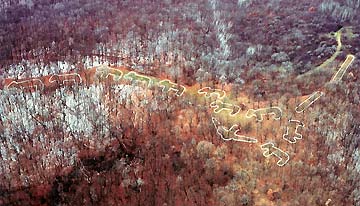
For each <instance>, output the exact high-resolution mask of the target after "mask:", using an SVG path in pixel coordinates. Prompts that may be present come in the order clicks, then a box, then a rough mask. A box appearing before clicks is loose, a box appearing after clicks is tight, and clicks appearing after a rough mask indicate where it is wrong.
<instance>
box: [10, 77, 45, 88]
mask: <svg viewBox="0 0 360 206" xmlns="http://www.w3.org/2000/svg"><path fill="white" fill-rule="evenodd" d="M30 82H32V83H30ZM35 82H37V83H38V84H39V85H40V87H38V84H34V83H35ZM27 83H29V85H28V86H27V87H25V86H22V84H27ZM14 85H17V86H20V87H21V88H22V89H24V88H27V89H29V88H30V89H31V88H34V87H35V88H36V90H39V91H42V90H44V88H45V85H44V83H43V81H42V80H41V79H30V80H24V81H20V82H18V81H12V82H10V83H9V84H8V85H7V86H6V88H7V89H10V88H11V87H13V86H14Z"/></svg>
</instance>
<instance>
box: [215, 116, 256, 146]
mask: <svg viewBox="0 0 360 206" xmlns="http://www.w3.org/2000/svg"><path fill="white" fill-rule="evenodd" d="M211 121H212V123H213V124H214V126H215V129H216V133H217V134H218V135H220V138H221V139H223V140H224V141H231V140H232V141H236V142H246V143H257V142H258V140H257V139H255V138H253V137H248V136H245V135H238V134H237V132H238V131H240V130H239V129H236V128H237V127H238V125H237V124H234V125H232V126H231V127H230V129H226V128H225V127H224V126H221V125H220V122H219V121H218V120H217V119H216V118H214V117H212V118H211ZM221 129H222V130H224V131H225V132H231V134H233V135H234V136H235V137H230V138H225V137H224V135H223V133H221V131H220V130H221Z"/></svg>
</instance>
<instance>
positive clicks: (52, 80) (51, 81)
mask: <svg viewBox="0 0 360 206" xmlns="http://www.w3.org/2000/svg"><path fill="white" fill-rule="evenodd" d="M56 77H57V78H58V79H59V81H61V80H62V84H64V85H65V84H66V82H73V83H74V84H81V83H82V78H81V76H80V74H78V73H71V74H54V75H52V76H51V77H50V78H49V82H50V83H51V84H52V83H56V82H57V80H56V79H55V78H56ZM67 77H74V78H71V79H67ZM76 77H78V78H79V81H80V82H77V81H76Z"/></svg>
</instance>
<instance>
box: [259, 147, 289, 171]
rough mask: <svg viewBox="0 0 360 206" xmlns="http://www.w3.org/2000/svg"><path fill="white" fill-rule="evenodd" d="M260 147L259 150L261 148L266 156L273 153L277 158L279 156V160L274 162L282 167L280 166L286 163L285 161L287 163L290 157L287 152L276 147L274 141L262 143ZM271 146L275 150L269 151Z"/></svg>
mask: <svg viewBox="0 0 360 206" xmlns="http://www.w3.org/2000/svg"><path fill="white" fill-rule="evenodd" d="M268 145H270V146H268ZM260 147H261V150H263V153H262V154H263V155H264V157H266V158H268V157H270V156H271V155H274V156H276V157H277V158H279V160H278V161H277V162H276V164H277V165H278V166H279V167H282V166H284V165H286V163H288V161H289V159H290V156H289V154H288V153H286V152H284V151H282V150H281V149H279V148H278V147H275V145H274V143H272V142H267V143H265V144H262V145H261V146H260ZM271 148H273V149H274V150H275V151H272V152H270V149H271ZM282 155H284V156H285V158H284V157H282ZM283 160H285V161H283Z"/></svg>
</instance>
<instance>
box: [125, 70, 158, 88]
mask: <svg viewBox="0 0 360 206" xmlns="http://www.w3.org/2000/svg"><path fill="white" fill-rule="evenodd" d="M123 77H124V79H128V80H131V81H140V82H144V81H145V82H147V86H148V87H149V86H150V85H151V84H152V80H151V78H150V77H147V76H144V75H141V74H138V73H137V72H135V71H131V72H128V73H126V74H125V75H123ZM140 77H141V78H144V79H147V80H141V79H139V78H140Z"/></svg>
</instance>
